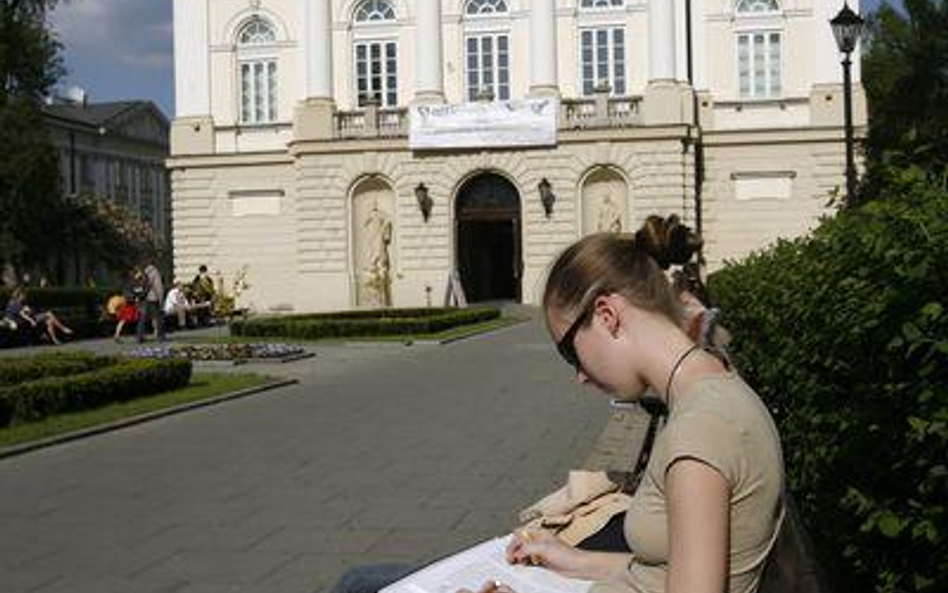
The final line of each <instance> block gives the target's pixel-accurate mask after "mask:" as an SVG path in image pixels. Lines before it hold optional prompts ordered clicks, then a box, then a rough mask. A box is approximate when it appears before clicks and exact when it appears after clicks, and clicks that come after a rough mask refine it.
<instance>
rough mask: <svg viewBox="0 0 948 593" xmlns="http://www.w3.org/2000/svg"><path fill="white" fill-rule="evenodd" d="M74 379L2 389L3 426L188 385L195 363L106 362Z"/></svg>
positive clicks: (37, 381) (45, 380) (0, 423)
mask: <svg viewBox="0 0 948 593" xmlns="http://www.w3.org/2000/svg"><path fill="white" fill-rule="evenodd" d="M107 362H109V363H111V364H108V365H106V366H102V367H100V368H96V369H94V370H89V371H87V372H81V373H79V374H75V375H69V376H60V377H44V378H39V379H34V380H29V381H23V382H20V383H17V384H13V385H7V386H4V387H0V427H3V426H7V425H9V424H11V423H22V422H33V421H36V420H41V419H43V418H45V417H46V416H49V415H52V414H60V413H63V412H73V411H78V410H85V409H89V408H96V407H99V406H104V405H107V404H110V403H114V402H120V401H128V400H132V399H136V398H139V397H146V396H149V395H155V394H158V393H162V392H165V391H171V390H174V389H178V388H181V387H184V386H186V385H187V384H188V383H189V382H190V380H191V361H189V360H183V359H166V360H146V359H107Z"/></svg>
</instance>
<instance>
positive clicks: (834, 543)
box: [710, 171, 948, 593]
mask: <svg viewBox="0 0 948 593" xmlns="http://www.w3.org/2000/svg"><path fill="white" fill-rule="evenodd" d="M897 192H898V199H895V197H894V196H893V198H892V199H888V200H884V201H880V202H874V203H870V204H867V205H866V206H864V207H863V208H860V209H855V210H851V211H845V212H842V213H840V214H839V215H838V216H837V217H835V218H833V219H831V220H827V221H825V222H824V223H823V224H822V225H821V227H820V228H819V229H817V230H816V231H815V233H814V234H813V236H812V237H810V238H807V239H802V240H797V241H793V242H782V243H779V244H778V245H776V246H775V247H773V248H771V249H769V250H767V251H765V252H762V253H758V254H756V255H753V256H752V257H750V258H748V259H747V260H745V261H743V262H741V263H739V264H736V265H729V266H728V267H726V268H725V269H724V270H722V271H720V272H718V273H716V274H714V275H713V276H712V278H711V281H710V287H711V290H712V294H713V295H714V298H715V299H716V301H717V304H718V305H719V306H720V307H721V308H722V310H723V311H724V317H723V322H724V323H725V325H727V326H728V328H729V329H730V330H731V331H732V332H733V334H734V343H733V350H734V355H735V359H736V361H737V364H738V366H739V367H740V368H741V371H742V373H743V374H744V375H745V376H747V377H748V379H749V380H750V381H751V382H752V383H753V384H754V385H755V386H756V387H757V388H758V390H759V392H760V393H761V396H762V397H763V398H764V399H765V401H767V402H768V404H769V405H770V406H771V407H772V408H773V409H774V411H775V416H776V418H777V420H778V423H779V426H780V430H781V435H782V438H783V442H784V452H785V455H786V461H787V469H788V478H789V484H790V488H791V490H792V492H793V494H794V496H795V498H796V500H797V502H798V503H799V507H800V511H801V516H802V519H803V520H804V523H805V524H806V527H807V529H808V531H809V532H810V533H811V535H812V537H813V540H814V542H815V544H816V546H817V553H818V557H819V558H820V559H821V562H822V564H823V565H825V566H827V567H832V569H833V572H834V573H835V575H834V577H835V579H836V580H838V583H836V584H837V589H838V590H840V591H869V590H875V591H878V592H880V593H883V592H885V593H888V592H896V591H900V592H901V591H914V592H919V593H921V592H931V593H935V592H942V591H948V553H946V544H948V539H946V536H948V514H946V503H948V500H946V493H948V303H946V295H948V265H946V262H948V192H946V191H945V189H944V188H938V187H933V186H931V185H929V184H927V183H925V182H924V181H922V180H921V179H920V177H919V176H916V175H915V173H914V172H911V171H910V172H908V173H903V174H902V180H901V181H900V184H899V186H898V187H897Z"/></svg>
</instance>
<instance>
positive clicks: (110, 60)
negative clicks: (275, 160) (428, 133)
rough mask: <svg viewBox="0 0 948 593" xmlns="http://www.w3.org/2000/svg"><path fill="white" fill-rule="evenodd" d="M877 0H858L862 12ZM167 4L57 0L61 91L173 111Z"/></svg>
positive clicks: (159, 0) (156, 0) (54, 20)
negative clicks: (62, 64) (62, 74)
mask: <svg viewBox="0 0 948 593" xmlns="http://www.w3.org/2000/svg"><path fill="white" fill-rule="evenodd" d="M818 1H820V2H832V1H836V2H840V4H841V0H818ZM882 1H883V0H862V2H861V9H862V12H863V13H868V12H871V11H872V10H874V9H875V8H876V7H877V6H878V5H879V4H880V3H881V2H882ZM890 1H891V3H893V4H896V5H901V0H890ZM171 5H172V0H60V4H59V5H58V6H57V7H56V9H55V10H54V11H53V13H52V15H51V17H50V20H51V24H52V27H53V30H54V31H55V32H56V34H57V37H58V39H59V41H60V42H61V43H62V44H63V58H64V62H65V66H66V70H67V74H66V76H65V77H64V78H63V80H62V81H61V83H60V92H63V91H64V90H65V89H66V88H68V87H71V86H79V87H82V88H83V89H85V91H86V93H87V95H88V99H89V100H90V101H120V100H133V99H145V100H151V101H153V102H154V103H155V104H156V105H158V108H159V109H161V111H162V112H163V113H164V114H165V115H166V116H168V118H169V119H170V118H172V117H174V63H173V56H172V30H173V27H172V18H171Z"/></svg>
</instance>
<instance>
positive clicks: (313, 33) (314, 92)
mask: <svg viewBox="0 0 948 593" xmlns="http://www.w3.org/2000/svg"><path fill="white" fill-rule="evenodd" d="M331 4H332V3H331V2H328V1H327V0H306V7H305V11H304V14H305V15H306V57H305V62H306V97H307V98H308V99H328V100H330V101H331V100H332V98H333V92H332V14H331V12H330V5H331Z"/></svg>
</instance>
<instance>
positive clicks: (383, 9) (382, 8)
mask: <svg viewBox="0 0 948 593" xmlns="http://www.w3.org/2000/svg"><path fill="white" fill-rule="evenodd" d="M327 1H328V0H327ZM394 20H395V9H394V8H392V3H391V2H389V1H388V0H365V2H363V3H362V4H360V5H359V8H357V9H356V11H355V21H356V22H357V23H366V22H370V21H394Z"/></svg>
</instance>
